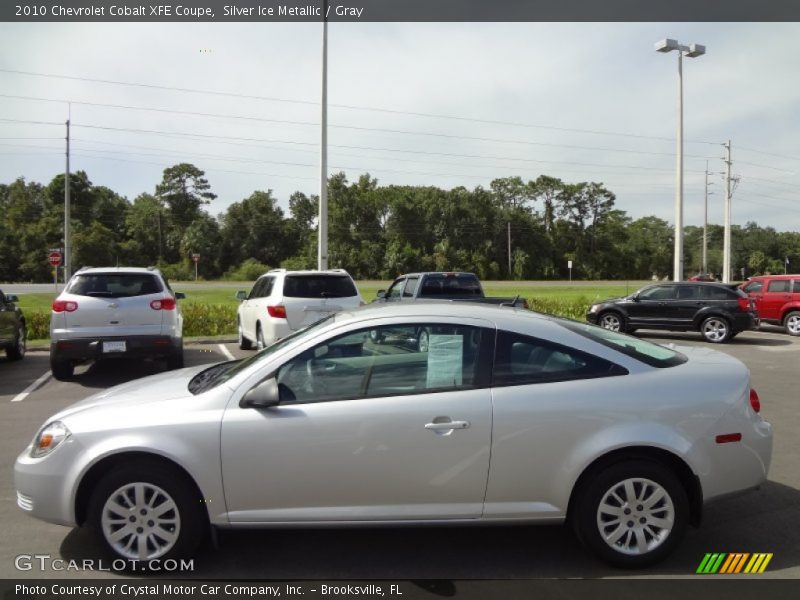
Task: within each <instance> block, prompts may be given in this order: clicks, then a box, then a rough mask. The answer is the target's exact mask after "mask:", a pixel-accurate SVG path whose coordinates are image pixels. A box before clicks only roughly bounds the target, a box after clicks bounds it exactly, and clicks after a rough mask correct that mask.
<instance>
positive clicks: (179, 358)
mask: <svg viewBox="0 0 800 600" xmlns="http://www.w3.org/2000/svg"><path fill="white" fill-rule="evenodd" d="M182 368H183V344H181V347H180V348H179V349H178V350H176V351H175V353H174V354H172V355H170V356H169V357H167V369H169V370H170V371H173V370H174V369H182Z"/></svg>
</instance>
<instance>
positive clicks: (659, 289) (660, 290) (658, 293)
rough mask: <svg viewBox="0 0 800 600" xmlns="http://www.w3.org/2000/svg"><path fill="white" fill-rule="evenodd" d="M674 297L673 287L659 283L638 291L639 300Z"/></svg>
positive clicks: (669, 298) (670, 298)
mask: <svg viewBox="0 0 800 600" xmlns="http://www.w3.org/2000/svg"><path fill="white" fill-rule="evenodd" d="M674 298H675V287H674V286H671V285H659V286H656V287H651V288H647V289H645V290H642V291H641V292H639V300H672V299H674Z"/></svg>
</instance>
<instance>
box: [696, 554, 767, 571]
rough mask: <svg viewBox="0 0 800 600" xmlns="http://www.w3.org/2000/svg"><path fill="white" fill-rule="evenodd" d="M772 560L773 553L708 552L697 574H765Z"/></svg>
mask: <svg viewBox="0 0 800 600" xmlns="http://www.w3.org/2000/svg"><path fill="white" fill-rule="evenodd" d="M771 560H772V552H769V553H767V552H757V553H755V554H750V553H749V552H732V553H726V552H708V553H707V554H706V555H705V556H704V557H703V560H702V561H701V562H700V566H699V567H697V571H696V572H697V573H700V574H701V575H715V574H716V575H723V574H724V575H733V574H737V573H763V572H764V571H765V570H766V568H767V565H768V564H769V561H771Z"/></svg>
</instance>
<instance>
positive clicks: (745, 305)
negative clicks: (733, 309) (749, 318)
mask: <svg viewBox="0 0 800 600" xmlns="http://www.w3.org/2000/svg"><path fill="white" fill-rule="evenodd" d="M736 301H737V302H738V303H739V308H741V309H742V310H744V311H748V310H750V309H751V302H750V298H737V299H736Z"/></svg>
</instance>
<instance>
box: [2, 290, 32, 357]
mask: <svg viewBox="0 0 800 600" xmlns="http://www.w3.org/2000/svg"><path fill="white" fill-rule="evenodd" d="M15 302H18V300H17V297H16V296H14V295H12V294H9V295H8V296H6V295H5V294H4V293H3V291H2V290H0V348H5V350H6V356H8V359H9V360H20V359H21V358H22V357H23V356H25V340H26V339H27V337H28V332H27V329H26V328H25V317H24V316H23V314H22V311H21V310H20V309H19V308H17V306H16V305H15V304H14V303H15Z"/></svg>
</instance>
